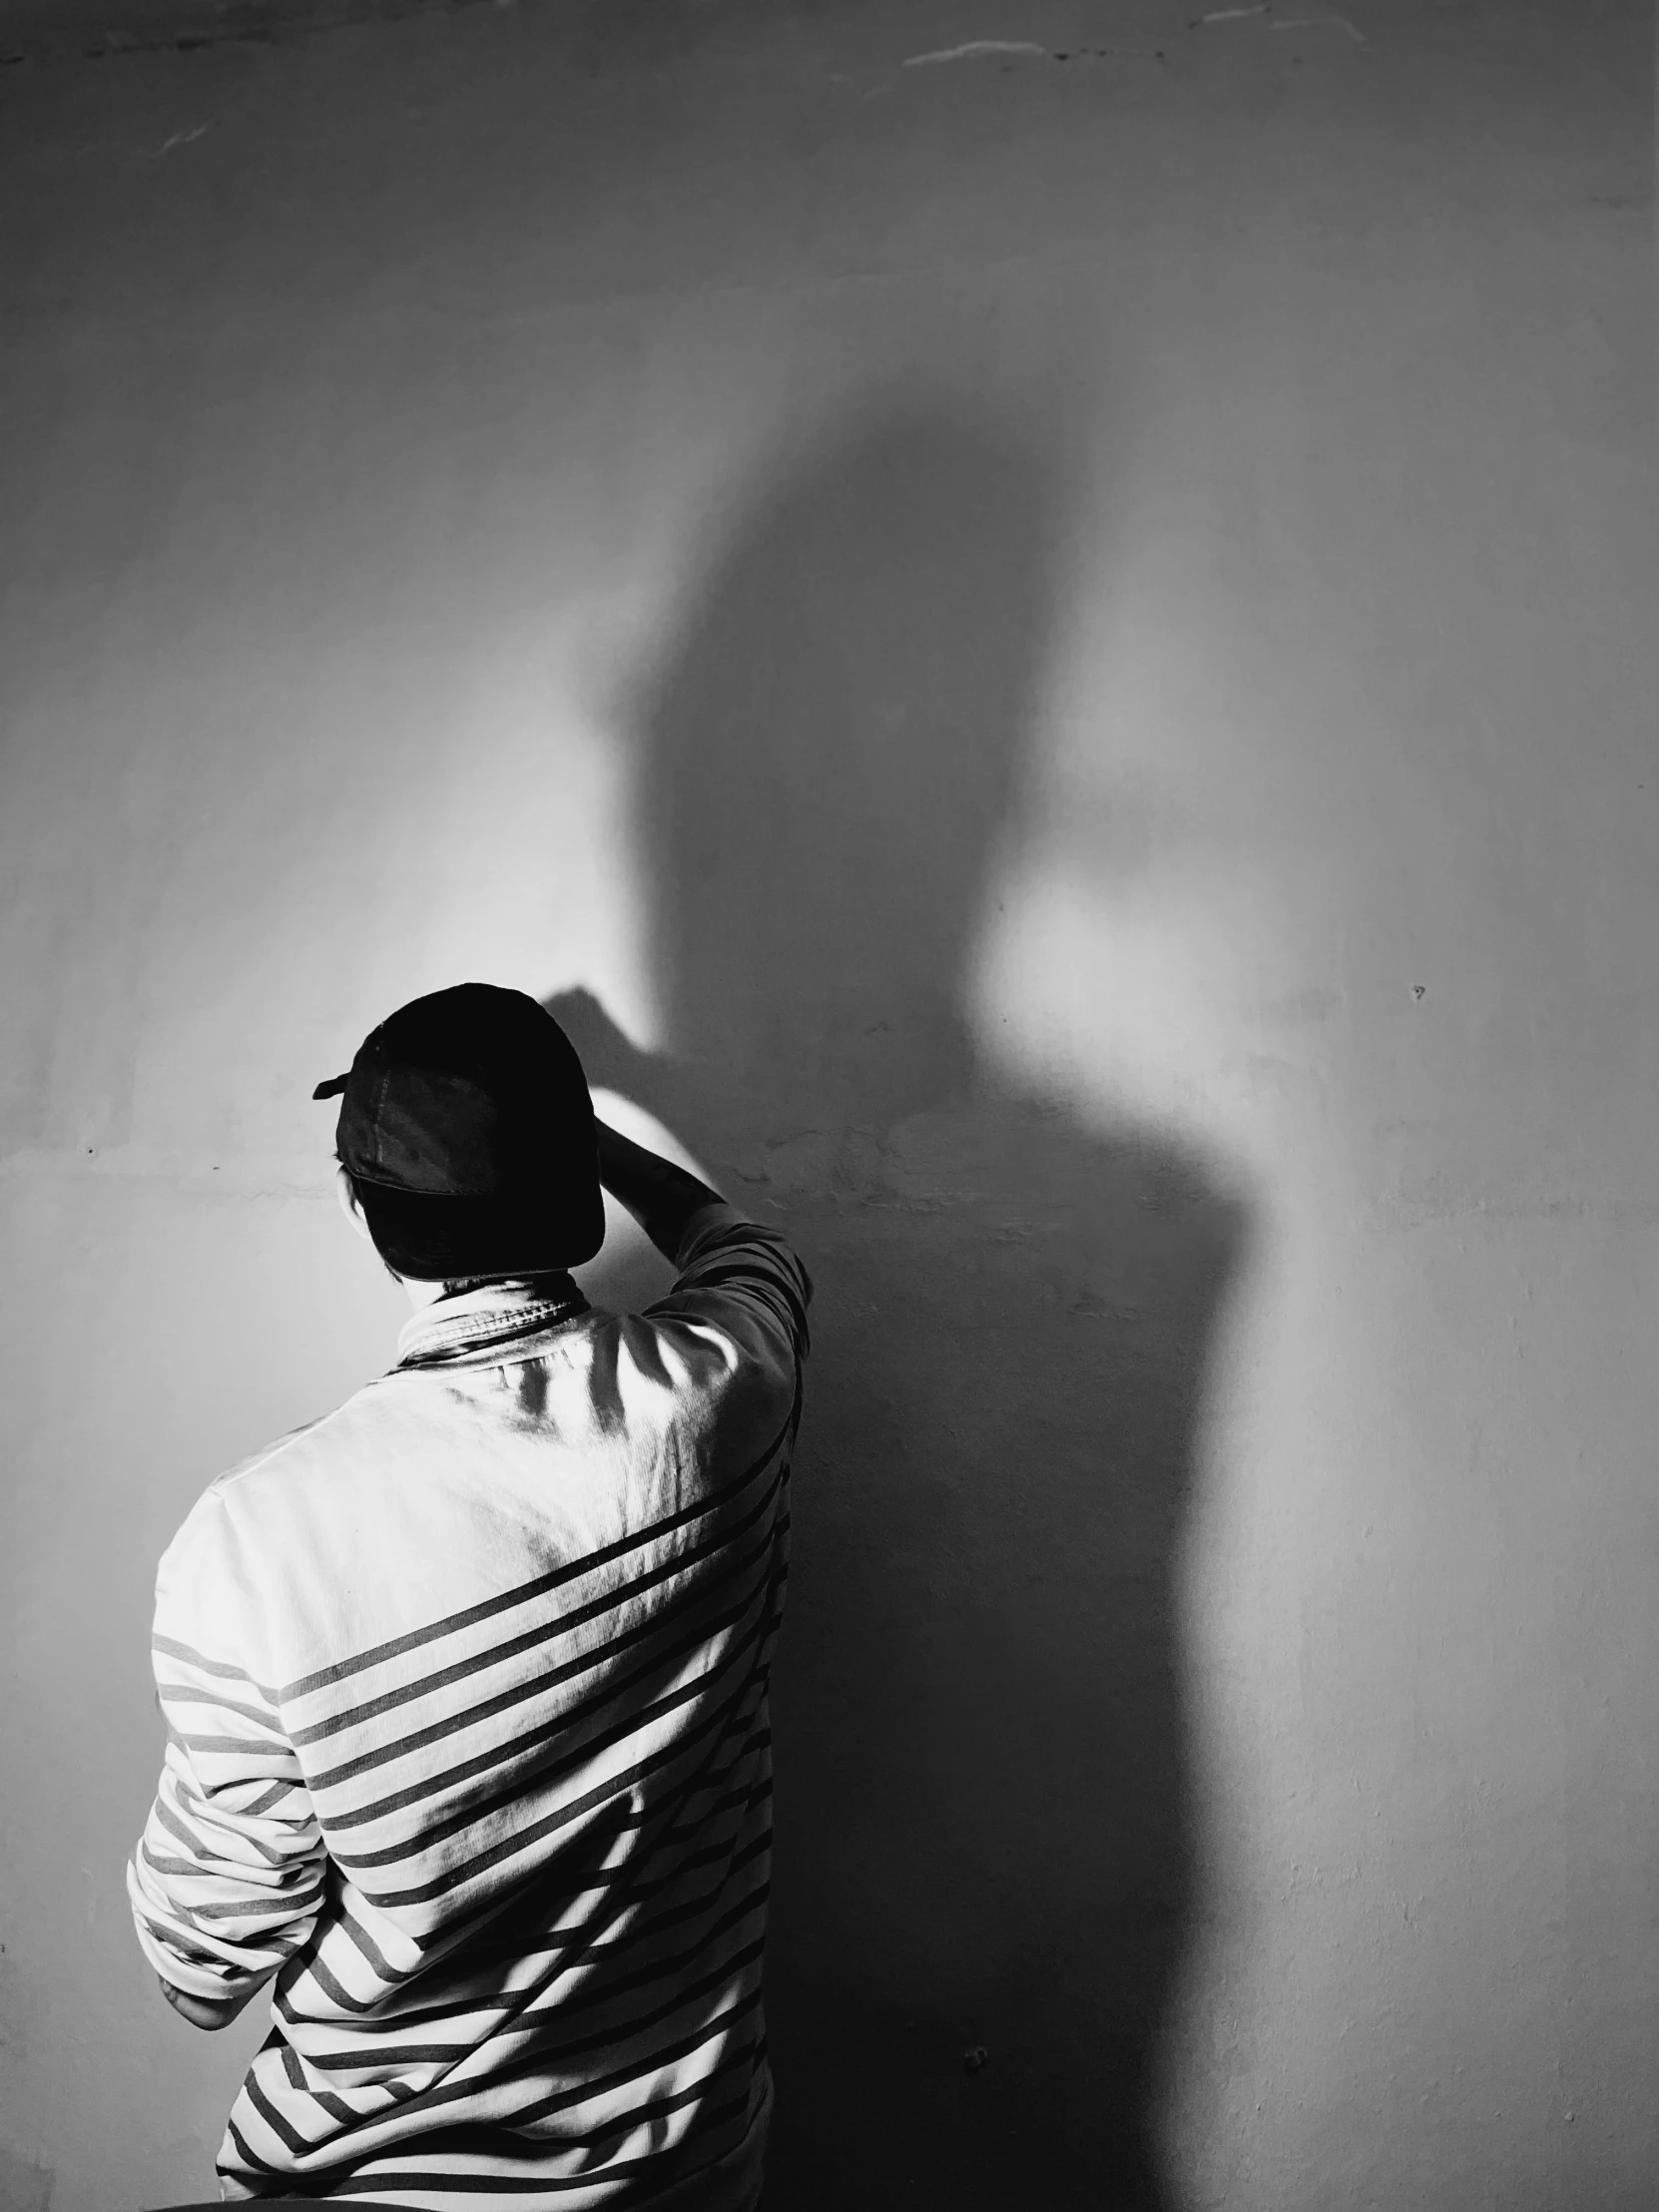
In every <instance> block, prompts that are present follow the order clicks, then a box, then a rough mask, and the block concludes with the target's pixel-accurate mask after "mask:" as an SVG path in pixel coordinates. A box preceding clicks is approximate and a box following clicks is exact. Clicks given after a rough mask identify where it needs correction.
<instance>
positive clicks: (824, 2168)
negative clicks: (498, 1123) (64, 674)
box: [549, 404, 1244, 2212]
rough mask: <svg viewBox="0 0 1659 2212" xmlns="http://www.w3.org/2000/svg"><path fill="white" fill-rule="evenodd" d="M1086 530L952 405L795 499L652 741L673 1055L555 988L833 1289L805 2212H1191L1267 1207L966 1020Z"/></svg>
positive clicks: (796, 1924) (794, 1662) (823, 1403)
mask: <svg viewBox="0 0 1659 2212" xmlns="http://www.w3.org/2000/svg"><path fill="white" fill-rule="evenodd" d="M1056 513H1057V510H1056V502H1055V498H1054V495H1053V482H1052V471H1051V467H1050V464H1049V462H1048V461H1047V460H1046V459H1045V458H1044V456H1043V455H1042V453H1041V452H1040V451H1039V450H1037V449H1036V448H1035V447H1033V446H1032V445H1030V444H1029V443H1027V442H1024V441H1023V440H1022V439H1021V438H1020V437H1019V436H1016V435H1013V434H1011V433H1010V432H1009V431H1008V430H1006V429H1005V428H1003V427H1001V426H997V425H993V424H990V423H988V422H986V421H984V420H982V419H978V418H975V417H973V416H970V415H965V414H963V413H961V412H959V411H953V410H951V409H950V408H948V407H917V406H914V405H909V404H893V405H891V406H884V407H880V408H877V409H875V410H873V411H871V412H870V413H868V414H866V415H865V416H863V417H861V418H860V419H858V420H856V421H854V422H853V423H851V425H850V426H849V427H846V428H844V429H843V430H842V431H841V432H840V433H839V434H837V435H832V436H829V437H826V438H824V439H823V440H821V441H820V442H819V443H817V444H816V445H815V446H814V448H813V449H812V450H811V451H809V452H807V453H805V454H804V455H801V456H798V457H797V458H796V459H795V460H794V461H793V462H792V463H791V465H789V466H788V467H787V468H786V469H785V470H783V471H782V472H781V473H780V474H779V475H778V476H777V477H775V479H774V480H773V482H772V483H771V485H770V487H769V488H766V489H765V490H764V491H763V493H762V495H761V496H760V498H759V499H758V501H757V502H756V503H755V504H754V505H753V506H752V507H751V508H750V509H749V510H748V511H747V512H746V513H744V514H742V515H740V516H739V518H738V519H737V522H736V525H735V527H734V528H733V529H732V530H731V532H730V535H729V538H728V541H727V543H726V546H725V549H724V551H723V552H722V553H721V554H720V555H719V556H718V557H717V559H716V560H715V561H714V563H713V565H712V569H711V572H710V573H709V575H708V576H707V579H706V581H705V583H704V585H703V587H702V589H701V591H700V593H698V594H696V595H695V596H694V597H693V599H692V601H691V603H690V604H689V606H688V608H687V610H686V612H685V615H684V618H683V621H682V623H681V626H680V629H679V634H678V636H677V637H676V638H674V639H673V640H672V641H671V643H670V646H669V649H668V651H667V653H666V655H665V657H664V659H663V660H662V662H661V664H660V666H659V668H658V670H657V672H656V675H655V677H654V679H653V681H652V684H651V686H650V688H649V692H648V694H647V697H646V701H645V706H644V710H643V714H642V716H641V728H640V732H639V737H640V743H641V747H642V752H641V757H640V759H639V761H638V764H637V766H638V778H639V794H640V798H639V805H640V810H641V814H640V822H639V834H640V841H641V847H642V865H643V872H644V879H645V882H646V884H647V887H648V896H649V898H650V900H651V901H652V904H653V908H654V913H653V927H654V952H655V958H656V962H657V973H658V975H659V977H660V981H661V991H662V1002H663V1004H664V1005H665V1007H666V1008H667V1009H668V1016H669V1020H670V1023H671V1025H672V1034H671V1037H670V1040H669V1046H668V1049H667V1050H665V1051H664V1052H663V1053H661V1054H643V1053H640V1052H638V1051H636V1050H635V1049H634V1048H633V1047H632V1046H631V1045H630V1044H629V1043H628V1041H627V1040H626V1039H625V1038H624V1037H623V1036H622V1035H621V1034H620V1033H619V1032H618V1031H617V1029H616V1028H615V1027H614V1025H612V1024H611V1023H610V1021H609V1020H608V1018H607V1017H606V1016H605V1014H604V1012H603V1010H602V1009H601V1008H600V1007H599V1006H598V1005H597V1004H596V1002H595V1001H594V1000H592V999H591V998H590V997H588V995H587V994H586V993H582V992H573V993H566V994H562V995H561V996H560V997H558V998H556V999H554V1000H551V1001H550V1002H549V1003H550V1005H551V1007H552V1010H553V1011H554V1012H555V1013H556V1014H557V1015H558V1017H559V1018H560V1020H561V1021H562V1022H564V1023H565V1025H566V1027H567V1028H568V1030H569V1031H570V1033H571V1035H572V1037H573V1039H574V1041H575V1042H576V1044H577V1047H578V1049H579V1050H580V1051H581V1053H582V1054H583V1057H584V1059H585V1061H586V1062H587V1065H588V1069H589V1073H590V1076H591V1078H592V1080H593V1081H594V1083H595V1084H596V1085H601V1086H604V1087H606V1088H609V1089H612V1090H616V1091H620V1092H623V1093H626V1094H628V1095H631V1096H633V1097H634V1098H636V1099H637V1100H638V1101H639V1103H640V1104H641V1105H643V1106H644V1107H646V1108H647V1109H648V1110H649V1111H650V1112H651V1113H653V1114H655V1115H656V1116H657V1117H658V1118H659V1119H660V1120H661V1121H662V1122H664V1123H665V1124H667V1125H668V1126H669V1127H671V1128H673V1129H674V1130H675V1131H676V1132H677V1133H678V1134H679V1135H680V1136H681V1138H682V1139H683V1140H684V1141H685V1142H686V1143H687V1144H688V1145H689V1146H690V1147H691V1149H692V1151H693V1152H694V1154H695V1155H696V1156H697V1157H698V1158H699V1159H700V1160H701V1161H702V1162H703V1163H705V1164H706V1166H707V1167H708V1169H709V1171H710V1172H711V1173H712V1174H713V1175H714V1176H715V1178H716V1180H717V1181H723V1182H724V1187H725V1188H726V1189H727V1190H728V1191H729V1192H730V1193H731V1195H732V1196H733V1197H734V1198H735V1199H736V1200H738V1202H739V1203H742V1204H745V1205H750V1206H753V1207H754V1209H755V1211H756V1212H757V1213H759V1214H761V1215H762V1217H763V1218H770V1219H773V1220H775V1221H777V1222H778V1223H779V1224H780V1225H781V1226H782V1227H784V1228H785V1229H786V1230H787V1231H788V1232H789V1233H790V1234H791V1235H792V1236H793V1238H794V1239H795V1241H796V1242H797V1243H798V1245H799V1246H800V1248H801V1250H802V1252H803V1255H804V1256H805V1258H806V1259H807V1262H808V1265H809V1266H810V1268H811V1269H812V1271H813V1274H814V1277H815V1280H816V1283H817V1286H818V1298H817V1302H816V1304H815V1307H814V1314H813V1328H814V1351H813V1360H812V1365H811V1369H810V1373H809V1380H808V1399H807V1414H806V1419H805V1422H804V1425H803V1429H802V1435H801V1442H800V1447H799V1450H798V1453H797V1458H796V1465H795V1474H794V1481H793V1490H794V1503H793V1512H794V1531H793V1547H794V1549H793V1562H794V1563H793V1570H792V1586H791V1597H790V1603H789V1609H788V1617H787V1621H786V1626H785V1633H784V1643H783V1650H782V1658H781V1662H780V1667H779V1672H778V1677H777V1680H776V1682H775V1685H774V1722H775V1733H776V1757H777V1809H776V1810H777V1840H776V1854H775V1868H774V1891H773V1921H772V1935H771V1941H770V1946H769V1958H768V1982H767V1987H768V2011H769V2017H770V2022H771V2034H772V2053H773V2061H774V2067H775V2072H776V2076H777V2084H778V2106H777V2118H776V2123H775V2130H774V2136H773V2145H772V2152H771V2156H770V2160H769V2184H768V2194H767V2203H768V2205H769V2207H776V2208H777V2212H817V2208H819V2207H824V2208H826V2212H828V2208H829V2207H831V2206H833V2207H835V2208H837V2212H842V2208H844V2207H845V2206H846V2205H847V2204H848V2203H854V2202H856V2203H861V2204H866V2205H870V2206H873V2207H882V2206H886V2205H888V2204H892V2205H903V2204H912V2203H913V2204H918V2205H940V2206H943V2205H949V2206H952V2207H958V2208H968V2207H981V2206H982V2207H986V2208H990V2207H996V2208H997V2212H1008V2208H1010V2207H1033V2208H1043V2212H1060V2208H1063V2207H1071V2206H1079V2207H1081V2206H1090V2207H1096V2206H1123V2207H1132V2208H1136V2212H1140V2208H1143V2207H1144V2208H1147V2212H1151V2208H1154V2207H1165V2206H1170V2205H1171V2204H1172V2203H1173V2201H1174V2200H1173V2198H1172V2196H1171V2194H1170V2190H1169V2187H1168V2185H1167V2183H1166V2182H1165V2180H1164V2179H1163V2178H1162V2175H1161V2170H1160V2157H1159V2152H1158V2147H1157V2143H1156V2140H1155V2132H1154V2124H1153V2123H1154V2097H1155V2092H1156V2056H1157V2044H1158V2037H1159V2032H1160V2027H1161V2023H1162V2020H1163V2017H1164V2014H1165V2011H1166V2007H1167V2004H1168V2002H1169V1999H1170V1997H1171V1995H1172V1982H1173V1977H1174V1975H1175V1973H1176V1970H1177V1967H1178V1965H1179V1962H1180V1959H1181V1955H1182V1950H1183V1944H1184V1941H1185V1938H1186V1935H1187V1931H1188V1924H1189V1919H1190V1914H1191V1909H1192V1897H1193V1882H1194V1866H1193V1855H1194V1842H1193V1834H1192V1814H1191V1807H1190V1800H1191V1787H1190V1780H1189V1771H1188V1764H1189V1762H1188V1746H1187V1738H1188V1729H1187V1723H1186V1719H1185V1715H1184V1710H1183V1682H1182V1666H1181V1657H1180V1651H1179V1648H1178V1640H1177V1620H1176V1613H1175V1594H1174V1578H1175V1572H1176V1566H1177V1558H1178V1553H1179V1550H1180V1546H1181V1541H1182V1530H1183V1520H1184V1516H1185V1514H1186V1511H1187V1507H1188V1502H1189V1498H1190V1495H1191V1490H1192V1484H1193V1457H1194V1451H1195V1431H1196V1424H1197V1422H1198V1419H1199V1417H1200V1413H1201V1410H1202V1399H1203V1387H1204V1381H1205V1369H1206V1359H1207V1351H1208V1347H1209V1344H1210V1340H1211V1336H1212V1332H1213V1330H1214V1328H1215V1325H1216V1322H1217V1318H1218V1310H1219V1307H1220V1304H1221V1301H1222V1299H1223V1297H1224V1294H1225V1292H1226V1290H1227V1287H1228V1284H1229V1281H1230V1278H1231V1277H1232V1275H1233V1273H1234V1270H1235V1267H1236V1265H1237V1261H1238V1258H1239V1254H1240V1249H1241V1242H1242V1236H1243V1230H1244V1216H1243V1213H1242V1210H1241V1208H1240V1206H1239V1204H1238V1203H1237V1201H1236V1200H1234V1199H1233V1198H1231V1197H1229V1196H1227V1195H1225V1194H1224V1193H1223V1192H1222V1191H1221V1190H1220V1189H1219V1188H1218V1187H1217V1186H1216V1185H1215V1183H1214V1181H1213V1180H1212V1178H1211V1177H1210V1176H1209V1175H1208V1174H1207V1173H1206V1171H1205V1169H1204V1168H1203V1167H1202V1166H1201V1164H1200V1163H1199V1162H1198V1161H1197V1160H1196V1159H1194V1158H1191V1157H1188V1156H1186V1155H1184V1154H1183V1153H1181V1152H1178V1151H1177V1150H1175V1149H1172V1148H1171V1146H1170V1145H1169V1144H1167V1143H1165V1142H1163V1141H1153V1140H1152V1139H1151V1138H1150V1137H1149V1136H1148V1135H1147V1134H1146V1133H1145V1132H1138V1131H1137V1130H1135V1129H1132V1128H1125V1129H1123V1130H1121V1131H1120V1132H1117V1133H1115V1134H1112V1135H1110V1136H1108V1137H1105V1138H1103V1137H1101V1136H1100V1135H1098V1134H1090V1133H1087V1132H1085V1131H1084V1130H1082V1129H1081V1128H1079V1127H1077V1126H1075V1125H1074V1124H1073V1123H1072V1122H1071V1121H1070V1120H1069V1119H1068V1117H1067V1115H1066V1114H1065V1113H1064V1112H1063V1111H1060V1110H1057V1109H1056V1108H1054V1107H1053V1106H1052V1105H1051V1104H1048V1103H1045V1102H1044V1101H1043V1100H1042V1099H1041V1098H1039V1097H1036V1096H1027V1095H1022V1094H1021V1092H1020V1091H1019V1090H1017V1089H1016V1088H1011V1087H1009V1085H1008V1083H1007V1082H1006V1080H1005V1079H1004V1078H1001V1077H999V1076H997V1075H996V1074H995V1073H993V1072H992V1071H990V1070H988V1069H987V1068H986V1067H985V1066H984V1065H983V1064H982V1063H981V1062H980V1061H979V1060H978V1059H976V1056H975V1052H974V1048H973V1044H972V1041H971V1039H970V1037H969V1034H968V1031H967V1028H966V1026H965V1023H964V1020H963V1016H962V1012H961V1001H962V990H963V982H964V966H965V962H966V960H967V958H968V956H969V954H970V952H971V948H972V941H973V938H974V935H975V932H976V930H977V929H978V927H979V925H980V921H981V908H982V902H983V900H984V899H985V897H986V895H987V876H988V871H989V869H990V866H991V864H992V860H993V857H994V848H995V847H996V846H997V844H998V842H999V840H1000V839H1001V838H1002V837H1003V836H1004V835H1005V834H1006V831H1007V826H1008V824H1009V822H1010V819H1011V816H1012V813H1013V811H1014V810H1015V809H1016V807H1017V805H1018V799H1019V789H1020V781H1021V775H1020V772H1021V769H1022V765H1023V755H1024V751H1025V748H1026V745H1027V742H1028V733H1029V728H1030V723H1031V718H1032V714H1033V711H1034V696H1035V688H1036V683H1037V679H1038V677H1039V674H1040V669H1041V664H1042V659H1043V656H1044V652H1045V649H1046V633H1047V630H1048V627H1049V605H1050V594H1051V575H1052V568H1053V563H1054V559H1055V553H1056V547H1057V538H1058V524H1057V519H1056ZM980 2052H983V2053H984V2057H983V2060H982V2061H981V2060H980V2058H979V2056H978V2054H979V2053H980ZM969 2054H973V2055H972V2056H970V2055H969Z"/></svg>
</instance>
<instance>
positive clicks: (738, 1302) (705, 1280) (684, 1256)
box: [653, 1205, 813, 1378]
mask: <svg viewBox="0 0 1659 2212" xmlns="http://www.w3.org/2000/svg"><path fill="white" fill-rule="evenodd" d="M812 1301H813V1281H812V1277H811V1276H810V1275H809V1274H808V1273H807V1270H806V1268H805V1266H804V1265H803V1264H802V1261H801V1259H800V1257H799V1255H798V1254H797V1253H796V1252H795V1250H794V1249H793V1247H792V1246H791V1245H790V1243H789V1240H788V1239H787V1238H786V1237H784V1236H783V1235H781V1234H780V1232H779V1231H778V1230H776V1229H770V1228H768V1227H767V1226H766V1224H765V1223H763V1222H758V1221H751V1220H749V1219H748V1218H747V1217H746V1216H745V1215H743V1214H741V1213H740V1212H739V1211H738V1209H737V1208H736V1207H735V1206H725V1205H722V1206H707V1207H705V1208H704V1209H703V1211H702V1212H701V1213H699V1214H697V1215H695V1216H694V1217H693V1219H692V1222H691V1225H690V1227H689V1228H688V1230H687V1233H686V1236H685V1239H684V1241H683V1242H682V1244H681V1246H680V1250H679V1253H678V1255H677V1256H676V1259H675V1281H674V1288H673V1290H672V1291H671V1292H670V1293H669V1295H668V1297H667V1298H666V1299H664V1300H663V1301H662V1302H661V1304H660V1306H659V1307H657V1308H655V1309H653V1311H654V1312H670V1311H675V1310H678V1311H681V1312H685V1311H688V1310H691V1311H696V1312H700V1313H707V1314H708V1315H709V1316H710V1317H711V1318H718V1319H721V1320H723V1321H724V1322H726V1323H727V1325H728V1326H732V1325H734V1324H737V1325H740V1326H744V1327H747V1329H748V1330H749V1331H753V1332H755V1333H757V1334H758V1335H759V1336H760V1337H761V1338H762V1339H763V1340H764V1342H765V1347H766V1349H767V1350H768V1351H769V1352H771V1353H772V1354H773V1356H774V1358H780V1357H782V1358H783V1359H786V1360H787V1363H788V1365H789V1367H790V1368H791V1370H792V1371H794V1372H795V1374H796V1375H797V1377H798V1378H799V1374H800V1370H801V1368H802V1366H803V1364H804V1363H805V1361H806V1359H807V1355H808V1352H809V1351H810V1349H811V1340H810V1336H809V1332H808V1327H807V1309H808V1307H809V1306H810V1305H811V1304H812Z"/></svg>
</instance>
